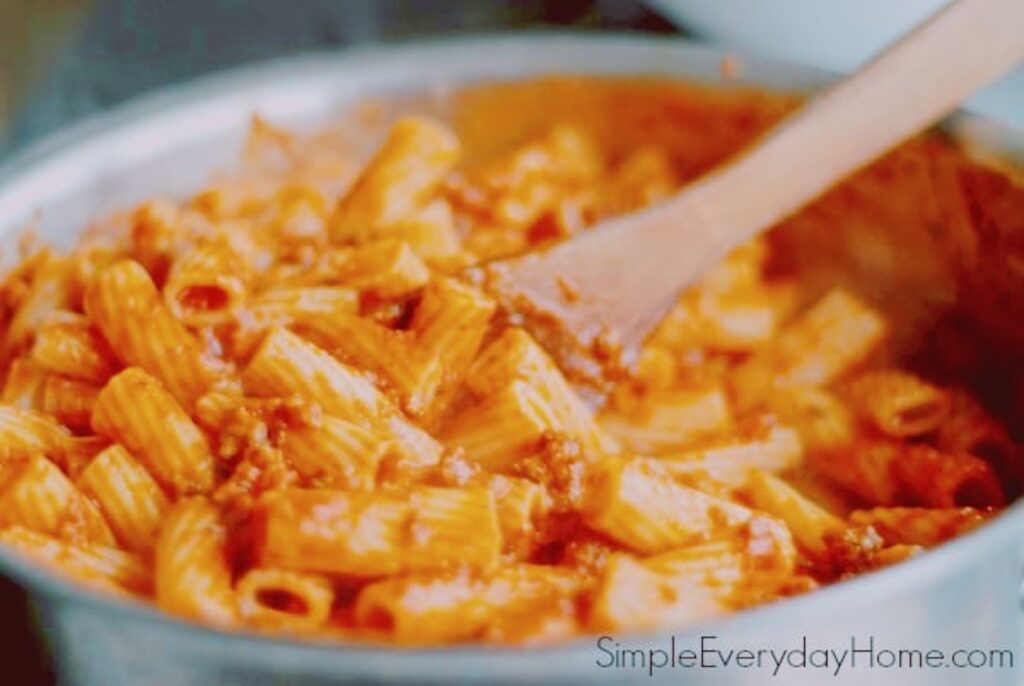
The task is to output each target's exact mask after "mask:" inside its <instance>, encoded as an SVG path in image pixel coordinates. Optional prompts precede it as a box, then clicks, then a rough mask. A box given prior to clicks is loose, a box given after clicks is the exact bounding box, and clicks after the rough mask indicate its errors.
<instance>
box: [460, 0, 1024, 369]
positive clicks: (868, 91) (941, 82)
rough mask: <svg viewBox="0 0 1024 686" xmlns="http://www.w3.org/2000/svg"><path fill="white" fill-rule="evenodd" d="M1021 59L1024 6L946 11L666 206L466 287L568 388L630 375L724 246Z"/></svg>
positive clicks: (991, 3)
mask: <svg viewBox="0 0 1024 686" xmlns="http://www.w3.org/2000/svg"><path fill="white" fill-rule="evenodd" d="M1022 58H1024V0H958V1H957V2H954V3H953V4H951V5H949V6H947V7H946V8H945V9H944V10H942V11H940V12H938V13H937V14H936V15H935V16H933V17H932V18H931V19H929V20H928V21H927V22H925V23H924V24H922V25H921V26H919V27H917V28H916V29H914V30H913V31H912V32H910V33H909V34H907V35H906V36H904V37H903V38H902V39H900V40H899V41H897V42H896V43H895V44H893V45H892V46H890V47H889V48H888V49H886V50H885V51H884V52H882V53H881V54H880V55H879V56H877V57H876V58H875V59H874V60H873V61H872V62H870V63H869V64H867V65H866V66H864V67H863V68H861V69H860V70H859V71H858V72H856V73H855V74H853V75H852V76H849V77H848V78H845V79H843V80H842V81H839V82H838V83H836V84H835V85H833V86H832V87H830V88H829V89H827V90H825V91H824V92H823V93H821V94H820V95H818V96H817V97H816V98H814V99H813V100H811V101H810V102H808V103H807V104H806V105H805V106H804V107H803V108H801V109H800V110H799V111H797V112H796V113H795V114H793V115H791V116H790V117H788V118H787V119H786V120H784V121H783V122H782V123H781V124H779V125H778V126H776V127H774V128H773V129H772V130H771V131H769V132H768V133H767V135H765V136H764V137H762V138H761V139H760V141H758V142H756V143H755V144H754V145H752V146H751V147H749V148H747V149H746V150H745V151H743V152H741V153H739V154H738V155H737V156H736V157H735V158H734V159H732V160H731V161H730V162H728V163H727V164H725V165H723V166H721V167H719V168H717V169H715V170H714V171H712V172H710V173H709V174H707V175H705V176H704V177H702V178H701V179H699V180H698V181H697V182H695V183H693V184H690V185H688V186H687V187H686V188H684V189H682V190H681V191H680V192H679V193H677V194H676V195H675V196H673V197H672V198H670V199H668V200H667V201H665V202H663V203H661V204H659V205H656V206H653V207H651V208H649V209H647V210H645V211H642V212H639V213H636V214H632V215H629V216H625V217H622V218H619V219H615V220H613V221H609V222H607V223H605V224H604V225H602V226H599V227H596V228H595V229H593V230H591V231H588V232H586V233H584V234H582V235H580V236H579V237H577V238H575V239H573V240H569V241H565V242H563V243H561V244H558V245H556V246H554V247H552V248H550V249H548V250H545V251H540V252H535V253H528V254H525V255H523V256H520V257H516V258H513V259H508V260H502V261H496V262H491V263H488V264H486V265H483V266H481V267H479V268H477V269H476V270H475V271H474V273H473V274H472V276H473V277H474V278H476V279H478V280H479V281H481V282H482V283H483V284H484V286H485V287H486V288H487V289H488V290H489V291H490V292H491V293H492V294H494V295H495V296H496V297H497V298H498V300H499V301H500V302H501V303H502V305H503V306H504V308H505V309H506V311H507V312H509V313H510V316H511V317H512V319H513V321H518V322H520V323H522V324H523V325H525V326H526V327H527V328H528V329H529V330H530V331H531V333H533V334H534V336H536V337H537V338H538V339H539V341H540V342H541V344H542V345H544V346H545V347H546V348H547V349H548V351H549V352H551V353H552V354H553V355H554V356H555V357H556V359H557V361H558V362H559V363H560V365H561V366H562V367H563V369H565V370H566V371H567V372H569V373H570V374H572V375H573V376H575V377H576V380H578V381H587V380H589V381H591V382H593V381H595V380H597V379H599V378H600V377H601V376H602V372H603V371H606V368H607V367H608V366H609V362H610V361H613V360H617V361H618V363H619V364H622V363H624V364H627V365H628V364H629V355H628V354H624V353H629V351H635V350H636V348H637V344H638V343H640V342H641V340H642V339H643V337H644V336H645V335H646V334H647V333H648V331H649V330H650V329H651V328H652V327H653V326H654V325H655V324H656V323H657V322H658V321H659V320H660V319H661V318H662V317H663V316H664V314H665V313H666V312H667V310H668V308H669V307H671V305H672V303H674V302H675V300H676V299H677V298H678V296H679V293H680V292H681V290H682V289H683V288H684V287H685V286H686V285H687V284H689V283H690V282H691V281H693V280H694V279H695V278H696V277H698V276H699V275H700V274H701V273H702V272H703V271H705V270H706V269H707V268H708V267H710V266H712V265H713V264H715V262H716V261H718V260H720V259H721V258H722V257H724V256H725V254H726V253H727V252H728V251H730V250H731V249H732V248H734V247H736V246H737V245H739V244H741V243H743V242H744V241H746V240H748V239H750V238H751V237H753V236H754V235H756V234H757V233H759V232H761V231H764V230H765V229H767V228H769V227H771V226H772V225H774V224H776V223H777V222H778V221H780V220H782V219H784V218H785V217H786V216H787V215H789V214H791V213H793V212H794V211H796V210H798V209H799V208H800V207H802V206H803V205H805V204H806V203H808V202H809V201H811V200H813V199H814V198H816V197H817V196H819V195H820V194H822V193H823V192H824V191H826V190H828V189H829V188H830V187H831V186H833V185H834V184H836V183H837V182H838V181H840V180H842V179H843V178H844V177H846V176H847V175H849V174H850V173H851V172H853V171H855V170H856V169H858V168H859V167H861V166H863V165H865V164H867V163H868V162H871V161H872V160H874V159H875V158H877V157H879V156H880V155H881V154H882V153H884V152H886V151H887V150H889V149H891V148H893V147H894V146H895V145H897V144H898V143H900V142H901V141H903V140H904V139H906V138H907V137H909V136H910V135H912V134H914V133H915V132H917V131H919V130H920V129H922V128H923V127H925V126H926V125H928V124H930V123H932V122H934V121H935V120H937V119H938V118H940V117H941V116H942V115H944V114H946V113H947V112H949V111H950V110H951V109H952V108H953V107H955V106H956V105H957V104H958V103H959V102H960V101H961V100H962V99H963V98H965V97H966V96H968V95H970V94H971V93H973V92H974V91H975V90H977V89H978V88H979V87H980V86H982V85H984V84H985V83H987V82H989V81H991V80H992V79H994V78H995V77H997V76H999V75H1001V74H1003V73H1004V72H1006V71H1007V70H1008V69H1009V68H1010V67H1011V66H1013V65H1014V64H1015V63H1017V62H1018V61H1020V60H1021V59H1022Z"/></svg>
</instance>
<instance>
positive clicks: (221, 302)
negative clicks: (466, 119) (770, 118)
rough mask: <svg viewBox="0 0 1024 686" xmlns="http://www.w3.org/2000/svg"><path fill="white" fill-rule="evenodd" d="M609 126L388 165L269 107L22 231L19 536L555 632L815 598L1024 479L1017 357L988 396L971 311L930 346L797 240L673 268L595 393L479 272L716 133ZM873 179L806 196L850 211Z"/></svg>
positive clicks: (668, 189)
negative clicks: (105, 209) (241, 164)
mask: <svg viewBox="0 0 1024 686" xmlns="http://www.w3.org/2000/svg"><path fill="white" fill-rule="evenodd" d="M630 92H631V93H632V94H633V95H631V96H630V97H638V95H637V94H638V93H639V92H640V91H632V90H631V91H630ZM576 94H577V95H580V96H581V97H582V96H584V95H586V91H585V90H583V91H577V92H576ZM720 98H721V95H716V100H715V102H716V103H719V104H718V105H716V106H715V107H716V108H719V109H716V110H715V112H716V113H717V114H716V115H715V116H716V119H715V122H716V124H715V126H716V127H717V128H713V129H708V130H709V131H712V130H713V131H729V132H730V133H729V137H730V141H731V142H730V143H729V146H734V145H736V144H739V143H741V142H742V141H741V140H740V139H739V138H736V140H733V137H734V133H733V128H734V127H739V128H738V129H737V131H738V130H742V128H743V126H747V124H742V122H747V121H748V120H751V117H752V116H753V115H754V114H756V113H757V112H758V110H757V109H756V107H753V106H751V107H749V108H747V109H743V110H742V112H740V114H738V115H737V116H736V117H735V121H733V119H734V118H731V114H730V112H731V110H729V108H728V107H725V105H722V104H721V102H724V101H722V100H721V99H720ZM585 99H586V98H584V100H585ZM614 101H615V102H617V103H618V102H624V103H625V104H626V105H629V102H626V101H621V100H619V99H616V100H614ZM678 104H679V103H677V105H678ZM683 104H685V105H686V106H685V107H678V106H673V107H669V108H662V109H664V111H665V112H670V113H672V115H673V117H675V116H680V117H682V118H683V119H686V117H688V116H691V117H692V116H693V114H692V113H690V109H691V108H696V109H694V111H698V110H699V108H700V106H701V105H700V103H683ZM552 106H553V107H555V106H558V107H560V106H561V103H552ZM626 109H627V114H628V107H627V108H626ZM641 111H643V110H641ZM658 111H659V112H661V111H662V110H661V109H659V110H658ZM502 114H504V113H502ZM662 114H664V112H662ZM647 115H649V117H651V118H652V119H651V121H652V122H654V121H657V119H658V117H660V116H662V115H657V116H655V115H654V114H653V113H650V112H648V113H647ZM645 116H646V115H645ZM719 116H721V117H722V119H721V121H719V119H718V117H719ZM754 119H757V117H754ZM612 128H613V129H614V132H615V138H614V140H610V139H607V133H608V132H606V131H604V130H603V129H602V128H601V127H597V128H594V127H589V126H587V125H586V124H585V122H578V121H568V122H567V123H565V124H558V125H555V126H553V127H550V128H548V129H546V130H540V129H536V130H535V129H534V128H531V130H530V135H529V136H527V137H526V138H524V139H521V140H520V139H519V138H517V137H516V136H513V133H514V131H513V130H510V131H509V132H508V137H509V141H508V142H514V144H515V145H514V148H513V149H512V150H504V149H502V150H500V151H488V152H487V154H481V153H480V152H479V151H476V150H474V149H473V148H474V147H475V146H467V149H466V150H465V156H463V155H462V153H463V151H462V150H461V145H460V142H459V140H458V138H457V137H456V136H455V135H454V134H453V133H452V132H451V131H449V130H448V129H447V128H446V126H445V125H444V124H442V123H441V122H438V121H434V120H431V119H427V118H422V117H417V118H408V119H403V120H400V121H399V122H398V123H397V124H395V125H394V127H393V129H392V130H391V133H390V135H389V136H388V138H387V139H386V140H385V141H384V143H383V145H382V147H380V149H379V150H378V151H377V152H376V153H375V154H374V155H373V156H372V157H371V159H370V160H369V162H368V164H367V165H366V166H365V167H364V168H363V169H362V171H361V172H359V171H358V169H357V168H356V166H355V165H354V162H355V160H353V159H352V156H351V151H350V150H349V149H348V148H345V149H341V147H340V146H336V145H335V144H334V143H331V142H330V141H332V140H333V139H331V138H330V137H329V136H328V137H323V138H321V137H319V136H318V135H316V134H314V135H313V136H311V137H310V138H303V137H300V136H293V135H291V134H289V133H287V132H285V131H283V130H279V129H277V128H275V127H274V126H272V125H271V124H269V123H268V122H265V121H262V120H256V121H255V122H254V125H253V130H252V134H251V137H250V140H249V143H248V146H247V153H246V166H245V169H243V170H242V171H241V172H240V173H238V174H236V175H228V176H226V177H223V178H222V179H220V180H219V181H218V182H217V184H215V185H213V186H211V187H210V188H208V189H206V190H204V191H201V192H200V193H198V194H197V195H195V196H194V197H192V198H184V199H177V200H168V199H158V200H151V201H149V202H146V203H144V204H142V205H141V206H139V207H137V208H135V209H134V210H133V211H131V212H128V213H125V214H124V215H123V218H122V219H121V220H119V221H117V222H113V223H114V224H117V226H116V227H112V228H106V227H105V226H104V225H100V226H99V227H97V228H95V229H93V230H91V231H90V232H89V234H88V235H87V236H86V237H85V238H84V239H83V242H82V244H81V245H80V246H79V247H78V248H76V249H75V250H73V251H71V252H70V253H69V254H67V255H58V254H57V253H55V252H53V251H51V250H48V249H40V250H36V251H35V252H31V251H27V252H26V254H25V255H24V259H23V260H22V261H21V263H20V264H19V265H18V266H17V267H15V269H14V270H13V271H11V273H10V274H9V275H8V276H7V278H6V279H5V280H4V281H3V282H0V322H2V326H3V327H4V328H3V331H2V333H0V388H2V393H0V546H5V547H6V548H9V549H11V550H12V551H13V552H15V553H16V554H23V555H25V556H27V557H28V558H29V559H32V560H36V561H39V562H40V563H42V564H45V565H48V566H50V567H53V568H55V569H56V570H57V571H58V572H59V573H62V574H64V575H65V576H67V577H69V578H72V579H75V580H79V581H82V582H84V583H87V584H91V585H92V586H94V587H97V588H100V589H103V590H104V591H106V592H113V593H119V594H127V595H129V596H132V597H138V598H141V599H146V600H149V601H152V602H154V603H155V604H156V606H157V607H159V608H161V609H163V610H166V611H168V612H170V613H172V614H175V615H177V616H180V617H183V618H186V619H188V620H190V621H196V622H204V623H208V624H212V625H215V626H217V627H219V628H223V629H243V630H245V629H253V630H258V631H263V632H277V633H286V634H290V635H299V636H309V635H314V636H331V637H344V638H345V639H346V640H366V641H374V642H386V643H394V644H399V645H436V644H448V643H456V642H468V641H479V642H489V643H522V644H537V643H551V642H554V641H560V640H565V639H569V638H572V637H577V636H580V635H581V634H587V633H595V632H618V631H651V630H671V629H673V628H676V627H679V626H683V625H687V624H692V623H695V622H704V621H708V620H711V619H713V618H715V617H719V616H722V615H724V614H727V613H731V612H736V611H740V610H742V609H744V608H746V607H749V606H752V605H756V604H759V603H763V602H770V601H774V600H777V599H781V598H784V597H786V596H788V595H792V594H795V593H802V592H805V591H810V590H813V589H814V588H816V587H818V586H819V585H822V584H827V583H830V582H832V581H835V580H838V579H843V578H847V577H849V576H852V575H854V574H859V573H862V572H866V571H870V570H872V569H877V568H880V567H882V566H885V565H888V564H893V563H896V562H900V561H903V560H907V559H910V558H913V557H916V556H918V555H920V554H922V553H923V551H925V550H926V549H927V548H929V547H932V546H935V545H938V544H940V543H942V542H944V541H946V540H948V539H949V538H951V537H953V536H955V535H958V534H960V533H964V532H967V531H969V530H971V529H973V528H974V527H976V526H979V525H981V524H982V523H984V522H985V521H987V520H988V519H989V518H991V517H992V516H994V515H995V514H996V513H997V512H998V511H999V509H1000V508H1001V507H1002V506H1003V505H1004V504H1005V503H1006V502H1007V501H1009V500H1010V499H1012V498H1014V497H1016V496H1017V495H1019V493H1020V490H1021V488H1022V487H1024V448H1022V446H1021V445H1020V444H1019V443H1018V442H1017V438H1019V435H1018V434H1019V431H1018V429H1017V428H1016V427H1015V426H1014V425H1012V423H1011V424H1009V425H1008V424H1007V423H1006V421H1005V420H1006V419H1007V417H1010V416H1012V413H1010V412H1008V410H1007V407H1008V406H1007V405H1006V403H1004V404H1003V405H1002V406H1001V405H1000V403H999V400H1000V398H1001V397H1002V396H1005V397H1006V398H1012V397H1013V393H1012V391H1011V389H1010V384H1009V383H1007V384H1006V386H1007V387H1006V388H1002V387H1000V388H999V389H998V390H999V393H996V394H986V393H982V392H979V391H980V390H984V388H983V384H978V383H976V381H977V379H976V378H974V376H972V375H971V374H967V373H960V370H962V368H964V367H972V365H973V366H974V367H972V368H974V369H975V371H976V368H982V369H984V366H983V365H980V363H979V361H978V359H977V358H975V357H972V356H971V355H969V354H966V353H965V352H964V351H963V350H960V349H959V348H956V346H952V345H951V344H950V342H949V341H947V340H945V339H943V338H942V337H936V338H937V339H940V340H937V345H938V347H939V348H940V349H939V350H938V352H936V351H931V352H929V353H928V354H924V353H922V354H920V355H916V354H909V353H908V351H907V350H906V349H905V348H906V346H907V345H908V343H907V340H906V337H905V336H902V337H901V335H900V334H901V328H902V324H903V322H902V320H901V319H900V316H898V315H895V314H893V311H892V310H891V308H890V307H889V305H890V303H887V302H885V301H884V298H879V297H878V295H877V293H874V292H873V291H872V289H870V288H868V289H863V288H860V287H859V284H858V283H857V280H856V279H848V278H838V275H836V277H835V278H833V275H831V274H829V275H828V278H827V279H822V278H820V277H818V278H811V277H812V276H813V274H811V275H809V274H807V273H805V271H802V270H800V269H797V268H795V266H794V265H793V264H791V263H790V258H791V257H792V255H791V252H792V250H787V246H786V244H785V242H780V241H779V240H778V238H777V236H776V234H774V233H772V234H769V235H767V236H762V237H760V238H757V239H755V240H752V241H750V242H748V243H747V244H745V245H742V246H740V247H739V248H737V249H736V250H734V251H733V252H731V253H730V254H729V255H728V256H726V258H725V259H724V260H722V262H721V263H720V264H719V265H717V266H715V267H714V268H713V269H711V270H710V271H709V272H708V273H707V274H706V275H704V276H703V277H702V278H701V279H700V280H699V281H698V282H697V283H696V284H694V285H693V286H692V287H691V288H689V289H688V290H687V291H686V292H685V293H683V294H681V296H680V297H679V299H678V300H677V302H676V303H675V304H674V306H672V307H671V309H670V311H669V312H668V314H667V316H666V317H665V318H664V320H663V321H662V323H661V324H660V326H658V327H657V328H656V329H655V330H654V331H653V332H652V333H651V335H650V336H649V338H648V340H647V341H646V343H645V344H644V346H643V347H642V348H641V349H640V350H638V351H636V353H637V354H636V355H635V359H627V360H626V362H627V363H628V362H635V364H611V360H610V358H611V357H612V356H614V354H615V353H616V352H617V351H616V350H614V349H613V348H614V346H607V347H608V349H604V347H602V346H597V348H599V349H595V350H594V351H592V352H594V353H595V359H594V360H592V362H593V366H594V368H595V369H597V370H599V371H601V372H602V377H603V378H602V379H601V383H600V384H598V385H597V386H593V385H586V384H580V383H578V382H579V381H580V380H579V379H578V378H576V376H575V375H574V373H573V370H571V369H566V370H563V369H560V368H559V366H558V365H557V364H556V362H555V360H556V359H559V356H557V355H552V354H550V352H551V351H549V350H547V349H545V347H544V346H545V342H544V341H540V340H538V339H536V338H534V336H533V335H532V334H531V333H530V330H529V329H528V328H526V327H525V326H524V322H525V321H527V320H526V319H524V318H523V317H522V316H521V315H522V314H523V313H519V312H512V311H505V310H503V309H501V308H499V307H498V305H497V303H496V300H495V299H494V298H493V297H492V296H491V295H490V294H489V293H488V290H487V284H486V283H479V282H477V281H475V280H473V279H471V278H468V277H467V275H465V274H464V273H462V272H463V269H464V268H465V267H468V266H472V265H474V264H478V263H480V262H482V261H485V260H488V259H493V258H497V257H501V256H505V255H511V254H516V253H521V252H524V251H528V250H532V249H543V248H544V247H546V246H547V245H549V244H551V243H552V242H554V241H558V240H563V239H567V238H571V237H572V236H573V235H575V234H578V233H580V232H584V231H587V230H589V228H590V227H591V226H593V225H594V224H595V223H597V222H598V221H601V220H603V219H606V218H611V217H614V216H615V215H617V214H620V213H623V212H628V211H634V210H639V209H641V208H643V207H644V206H646V205H648V204H650V203H652V202H655V201H657V200H658V199H661V198H664V197H666V196H667V195H668V194H670V193H672V192H673V191H674V190H675V189H676V188H678V187H679V185H680V184H681V183H682V182H684V181H686V180H688V179H691V178H694V177H695V176H696V175H697V174H698V173H699V172H701V171H703V169H705V168H706V167H707V165H709V164H711V163H712V162H714V161H716V160H717V159H719V158H720V157H721V156H722V154H723V152H722V151H719V152H716V153H714V154H712V153H711V152H709V151H708V150H706V149H705V148H708V146H709V145H710V142H711V141H710V139H712V138H716V136H708V135H704V133H703V131H704V130H703V129H701V128H699V127H698V128H695V129H693V130H689V129H687V130H686V131H684V132H682V134H685V135H682V134H681V133H680V130H679V126H678V125H677V124H676V123H675V121H674V120H673V122H672V124H671V126H666V127H658V126H651V127H650V131H647V130H644V131H632V130H623V129H622V128H621V127H620V126H619V125H618V122H617V121H616V122H615V126H614V127H612ZM486 129H487V132H488V135H494V136H499V137H500V136H503V135H505V133H506V132H505V131H504V127H496V126H495V124H494V118H493V117H492V118H490V119H489V120H488V121H487V122H486ZM464 133H465V134H466V140H467V141H469V142H473V141H474V138H475V136H474V134H473V133H472V131H471V130H470V129H467V130H466V131H464ZM517 136H518V134H517ZM513 138H515V139H516V140H514V141H513V140H512V139H513ZM477 143H478V141H477ZM499 147H502V148H504V147H506V146H499ZM897 167H898V165H897ZM887 173H888V175H889V177H894V178H898V177H899V175H900V174H902V173H904V172H902V171H900V170H899V169H895V170H889V171H888V172H887ZM887 178H888V177H887ZM852 183H854V184H856V183H857V181H856V180H855V181H853V182H852ZM854 190H856V189H854ZM929 192H930V191H929ZM866 195H870V194H869V193H861V192H854V193H842V192H840V193H837V194H836V196H835V197H832V196H829V198H826V199H825V200H823V201H822V203H824V204H823V206H821V207H817V209H814V210H812V211H810V212H809V213H808V214H801V215H798V217H797V218H796V219H794V220H792V221H796V222H798V223H799V222H809V223H810V225H812V226H814V227H815V230H819V229H820V231H819V233H818V234H815V235H824V233H822V232H827V230H829V229H831V224H832V223H833V222H834V221H835V219H836V217H837V216H839V215H837V214H836V212H837V211H839V212H845V211H847V210H848V209H849V208H850V206H851V204H853V205H855V204H856V203H857V202H861V201H863V198H864V197H865V196H866ZM931 204H934V203H922V205H929V206H930V205H931ZM906 215H907V213H901V214H899V218H900V221H901V222H902V221H903V220H904V219H905V218H906ZM871 217H872V219H871V221H874V220H875V217H874V215H871ZM929 221H931V220H929ZM817 224H825V225H827V226H820V227H819V226H816V225H817ZM931 226H932V224H931V223H929V227H931ZM896 228H899V227H896ZM929 230H930V228H929ZM875 247H877V246H872V245H870V244H866V245H865V246H860V245H858V249H862V250H863V251H864V253H865V257H866V258H867V260H866V261H867V262H868V263H870V265H872V266H871V269H876V268H879V265H880V264H883V263H886V260H887V259H888V258H887V257H886V254H885V253H884V251H878V252H877V253H876V252H875V251H874V248H875ZM622 268H623V270H628V268H629V265H628V256H625V255H624V256H623V265H622ZM868 271H869V272H870V271H871V270H870V269H869V270H868ZM871 273H872V274H873V273H874V272H871ZM643 277H644V275H642V274H639V275H632V274H630V275H629V278H643ZM617 278H619V277H618V275H617V274H615V273H609V275H608V287H609V288H615V287H616V279H617ZM565 295H566V298H567V299H570V300H571V299H572V298H577V297H587V296H588V294H586V293H582V294H580V293H575V292H574V291H573V289H572V288H571V287H570V286H569V285H566V293H565ZM917 314H918V315H920V316H924V315H923V314H921V313H917ZM601 325H603V323H600V322H598V323H595V326H601ZM602 340H603V338H602ZM926 343H930V341H926ZM911 352H912V351H911ZM925 352H928V351H927V350H926V351H925ZM935 357H938V358H941V359H942V360H944V362H943V363H942V364H937V363H934V362H933V361H932V358H935ZM606 358H609V359H606ZM606 362H608V364H605V363H606ZM1022 378H1024V377H1022ZM1000 394H1001V395H1000Z"/></svg>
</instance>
